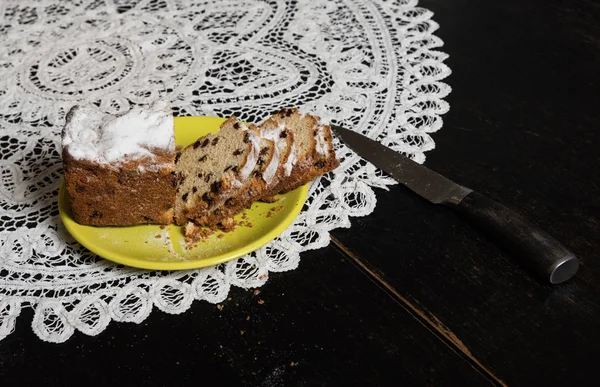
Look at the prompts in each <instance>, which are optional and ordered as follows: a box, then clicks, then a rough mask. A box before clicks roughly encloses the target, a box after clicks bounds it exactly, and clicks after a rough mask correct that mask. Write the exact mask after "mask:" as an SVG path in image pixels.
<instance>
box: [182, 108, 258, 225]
mask: <svg viewBox="0 0 600 387" xmlns="http://www.w3.org/2000/svg"><path fill="white" fill-rule="evenodd" d="M246 129H247V128H246V126H245V125H244V124H243V123H241V122H239V121H238V120H237V119H236V118H235V117H231V118H230V119H228V120H227V121H225V122H224V123H223V124H222V125H221V127H220V129H219V132H218V133H217V134H209V135H206V136H204V137H201V138H200V139H198V140H197V141H196V142H194V143H193V144H190V145H188V146H187V147H185V148H184V149H183V150H182V151H181V153H180V154H179V155H178V158H177V161H176V174H177V175H176V176H177V195H176V198H175V223H176V224H178V225H184V224H185V223H186V222H187V221H188V220H191V219H197V218H200V217H202V216H206V215H207V214H208V212H209V211H210V210H212V209H213V207H215V205H216V203H220V202H221V201H222V200H223V199H224V198H228V197H229V196H230V195H231V194H232V193H234V192H236V190H239V189H240V188H241V187H243V185H244V182H245V181H246V180H247V179H248V177H249V176H250V174H251V173H252V172H253V171H254V167H255V165H256V162H257V160H258V153H259V152H260V149H259V148H258V147H259V144H257V143H256V142H252V141H251V135H250V134H249V133H248V131H247V130H246Z"/></svg>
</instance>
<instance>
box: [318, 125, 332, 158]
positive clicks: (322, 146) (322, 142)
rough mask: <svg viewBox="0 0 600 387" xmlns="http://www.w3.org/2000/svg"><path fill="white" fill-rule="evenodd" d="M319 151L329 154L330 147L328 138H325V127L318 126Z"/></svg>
mask: <svg viewBox="0 0 600 387" xmlns="http://www.w3.org/2000/svg"><path fill="white" fill-rule="evenodd" d="M316 140H317V146H316V150H317V153H319V154H321V155H323V156H329V147H328V146H327V140H326V139H325V127H324V126H319V127H318V128H317V138H316Z"/></svg>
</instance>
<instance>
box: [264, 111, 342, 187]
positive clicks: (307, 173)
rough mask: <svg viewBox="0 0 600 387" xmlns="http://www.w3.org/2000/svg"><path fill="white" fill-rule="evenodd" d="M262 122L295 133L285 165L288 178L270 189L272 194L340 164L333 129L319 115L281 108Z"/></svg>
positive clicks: (309, 179) (308, 180)
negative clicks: (333, 138) (334, 144)
mask: <svg viewBox="0 0 600 387" xmlns="http://www.w3.org/2000/svg"><path fill="white" fill-rule="evenodd" d="M262 125H265V126H268V127H272V126H277V127H280V126H282V127H285V128H289V129H290V130H291V131H292V132H293V135H294V143H293V144H294V150H293V152H292V154H291V155H290V156H289V159H288V160H287V164H286V171H285V173H286V177H285V178H283V179H281V180H280V181H279V182H278V183H277V185H276V186H274V187H273V188H272V189H271V192H273V193H285V192H289V191H292V190H294V189H296V188H298V187H300V186H302V185H304V184H306V183H308V182H310V181H311V180H313V179H315V178H316V177H318V176H320V175H323V174H325V173H328V172H331V171H332V170H334V169H335V168H337V167H338V166H339V165H340V162H339V160H338V159H337V158H336V155H335V151H334V149H333V140H332V135H331V128H330V127H329V126H327V125H323V124H321V121H320V119H319V118H318V117H315V116H313V115H310V114H301V113H300V112H299V111H298V109H296V108H290V109H282V110H281V111H280V112H279V113H277V114H275V115H273V116H272V117H270V118H269V119H268V120H266V121H265V122H264V123H263V124H261V126H262Z"/></svg>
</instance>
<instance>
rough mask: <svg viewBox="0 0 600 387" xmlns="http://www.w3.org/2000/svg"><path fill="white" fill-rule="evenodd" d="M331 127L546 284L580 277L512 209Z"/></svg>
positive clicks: (559, 248) (572, 262) (555, 244)
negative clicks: (479, 231)
mask: <svg viewBox="0 0 600 387" xmlns="http://www.w3.org/2000/svg"><path fill="white" fill-rule="evenodd" d="M331 128H332V129H333V132H334V133H335V134H336V135H337V136H338V137H339V138H340V139H341V140H342V141H343V142H344V143H345V144H346V145H348V146H349V147H350V148H351V149H352V150H354V151H355V152H356V153H357V154H358V155H359V156H361V157H362V158H364V159H365V160H367V161H369V162H371V163H372V164H373V165H375V166H376V167H377V168H379V169H381V170H383V171H385V172H386V173H388V174H389V175H391V176H392V177H393V178H394V179H395V180H396V181H397V182H399V183H401V184H403V185H405V186H406V187H408V188H409V189H410V190H412V191H413V192H415V193H416V194H418V195H419V196H421V197H422V198H424V199H427V200H428V201H430V202H431V203H434V204H442V205H444V206H447V207H450V208H452V209H454V210H456V211H458V212H459V213H461V214H462V215H463V216H465V217H466V218H467V219H469V220H470V221H471V222H472V223H473V224H474V225H475V226H478V227H479V228H481V229H482V230H484V231H485V232H487V234H488V236H490V237H492V238H493V239H495V240H496V241H497V242H499V243H500V244H501V245H502V246H503V247H505V248H506V249H507V250H509V251H510V252H512V253H513V255H514V256H516V257H517V258H519V261H520V263H522V264H524V266H526V267H528V268H529V269H530V270H531V271H532V272H534V273H535V274H537V275H538V276H539V277H540V278H541V279H543V280H544V281H549V282H550V283H551V284H558V283H561V282H565V281H567V280H568V279H570V278H571V277H573V276H574V275H575V273H577V269H578V268H579V260H578V259H577V257H576V256H575V255H574V254H573V253H572V252H571V251H570V250H569V249H567V248H566V247H565V246H564V245H563V244H562V243H560V242H559V241H557V240H556V239H554V238H553V237H552V236H551V235H550V234H548V233H547V232H546V231H544V230H542V229H541V228H539V227H538V226H536V225H535V224H533V223H531V222H530V221H528V220H527V219H525V218H524V217H522V216H521V215H519V214H517V213H516V212H514V211H512V210H511V209H509V208H507V207H505V206H503V205H502V204H500V203H498V202H496V201H494V200H492V199H490V198H488V197H486V196H484V195H482V194H480V193H478V192H475V191H473V190H472V189H469V188H467V187H463V186H461V185H459V184H456V183H455V182H453V181H451V180H449V179H447V178H445V177H444V176H442V175H440V174H438V173H436V172H434V171H432V170H431V169H429V168H426V167H424V166H423V165H421V164H418V163H416V162H414V161H412V160H411V159H410V158H408V157H406V156H404V155H402V154H400V153H398V152H396V151H394V150H393V149H390V148H388V147H386V146H385V145H383V144H381V143H379V142H377V141H374V140H371V139H370V138H368V137H366V136H363V135H361V134H359V133H356V132H354V131H351V130H348V129H345V128H342V127H340V126H337V125H331Z"/></svg>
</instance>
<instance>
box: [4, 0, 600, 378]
mask: <svg viewBox="0 0 600 387" xmlns="http://www.w3.org/2000/svg"><path fill="white" fill-rule="evenodd" d="M421 5H422V6H424V7H427V8H429V9H431V10H432V11H434V12H435V13H436V16H435V20H436V21H437V22H438V23H440V25H441V29H440V30H439V32H438V34H437V35H438V36H439V37H441V38H442V39H443V40H444V41H445V43H446V44H445V47H444V49H443V50H444V51H445V52H447V53H449V54H450V59H448V61H447V62H446V63H447V64H448V65H449V66H450V68H451V69H452V70H453V74H452V76H451V77H450V78H449V79H447V82H448V83H449V84H450V85H451V86H452V87H453V88H454V91H453V92H452V94H451V95H450V96H449V97H448V99H447V100H448V101H449V102H450V105H451V110H450V113H449V114H448V115H446V116H445V117H444V118H445V124H444V128H443V129H442V130H441V131H440V132H439V133H436V134H435V135H434V139H435V141H436V144H437V149H436V150H435V151H433V152H430V153H428V154H427V156H428V158H427V162H426V165H428V166H429V167H431V168H433V169H435V170H437V171H439V172H441V173H443V174H445V175H447V176H448V177H450V178H452V179H454V180H456V181H457V182H460V183H462V184H464V185H466V186H469V187H471V188H474V189H477V190H479V191H480V192H482V193H484V194H486V195H489V196H491V197H492V198H494V199H496V200H498V201H500V202H502V203H504V204H506V205H508V206H509V207H512V208H513V209H515V210H517V211H518V212H520V213H522V214H523V215H525V216H526V217H528V218H530V219H531V220H533V221H534V222H536V223H538V224H539V225H541V226H542V227H543V228H545V229H547V230H548V231H549V232H550V233H551V234H553V235H554V236H556V237H557V238H558V239H559V240H561V241H563V242H564V243H565V244H567V245H568V246H569V247H570V248H572V250H573V251H574V252H575V253H576V254H577V255H578V256H579V257H580V259H581V268H580V272H579V273H578V275H577V276H576V278H574V279H573V280H571V281H570V282H568V283H566V284H563V285H559V286H549V285H546V284H543V283H540V282H538V281H537V280H536V279H534V278H532V277H530V276H529V275H528V273H527V272H525V271H524V270H523V269H522V268H521V267H520V266H518V265H517V264H516V262H515V261H514V260H513V259H512V258H511V257H510V256H509V255H507V254H505V253H504V252H503V251H502V250H500V249H498V247H497V246H496V245H495V244H493V243H491V242H490V241H489V240H487V239H486V238H485V237H484V236H482V234H480V233H479V232H478V230H476V229H474V228H473V227H471V226H470V225H469V224H468V223H467V222H465V221H464V220H463V219H461V218H460V217H459V216H457V215H456V214H454V213H453V212H451V211H450V210H447V209H444V208H438V207H434V206H431V205H429V204H428V203H427V202H425V201H423V200H421V199H419V198H417V197H415V196H414V195H412V194H410V193H409V192H408V191H407V190H406V189H404V188H402V187H400V186H395V187H394V188H392V189H391V190H390V191H389V192H385V191H378V192H377V194H378V200H379V202H378V205H377V209H376V210H375V212H374V213H373V214H372V215H371V216H369V217H366V218H360V219H353V222H352V228H350V229H348V230H337V231H335V232H333V235H332V237H333V243H332V244H331V245H330V246H329V247H328V248H326V249H322V250H319V251H313V252H309V253H305V254H303V256H302V262H301V264H300V267H299V268H298V269H297V270H295V271H293V272H290V273H282V274H272V275H271V278H270V279H269V281H268V283H267V284H266V285H265V286H264V287H263V288H261V289H260V294H258V295H255V294H254V293H253V292H252V291H244V290H241V289H233V290H232V292H231V294H230V297H231V299H230V300H228V301H226V302H224V303H223V304H222V307H223V308H222V310H220V309H218V308H217V307H216V306H215V305H211V304H208V303H204V302H196V303H194V305H193V306H192V308H191V310H190V311H188V312H187V313H185V314H183V315H179V316H171V315H166V314H164V313H162V312H159V311H154V312H153V313H152V314H151V316H150V317H149V318H148V319H147V320H146V321H145V322H144V323H142V324H140V325H134V324H119V323H113V324H111V325H110V326H109V327H108V329H107V330H106V331H105V332H104V333H102V334H101V335H99V336H97V337H87V336H85V335H83V334H80V333H78V334H75V335H74V337H73V338H71V339H70V340H69V341H68V342H66V343H65V344H61V345H55V344H47V343H44V342H41V341H40V340H39V339H38V338H37V337H35V336H34V335H33V333H32V332H31V329H30V327H29V323H30V321H31V318H32V315H31V312H25V313H24V314H23V315H22V316H21V317H20V318H19V320H18V321H17V328H16V332H15V333H14V334H12V335H10V336H9V337H8V338H6V339H5V340H3V341H2V342H0V381H1V382H0V383H1V384H2V385H3V386H11V385H41V384H42V383H47V384H52V385H86V384H88V385H106V384H107V383H110V384H111V385H134V384H135V385H139V384H142V383H143V384H146V385H181V384H194V385H212V384H217V383H219V384H220V385H253V386H256V385H264V386H295V385H331V386H338V385H375V386H406V385H435V386H440V385H461V386H467V385H475V386H483V385H517V386H519V385H521V386H541V385H570V386H575V385H578V386H582V385H596V383H597V379H598V376H599V375H598V374H599V373H600V371H599V370H600V367H599V366H598V365H597V360H596V358H597V356H598V355H600V280H599V279H600V256H599V255H600V156H599V155H600V151H599V146H600V113H599V112H600V109H599V107H600V5H599V3H598V2H595V1H591V0H589V1H583V0H580V1H577V0H573V1H567V0H503V1H476V0H453V1H448V0H423V1H422V2H421ZM259 300H262V301H264V303H262V302H261V303H259V302H258V301H259ZM84 381H89V383H87V382H86V383H84Z"/></svg>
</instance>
